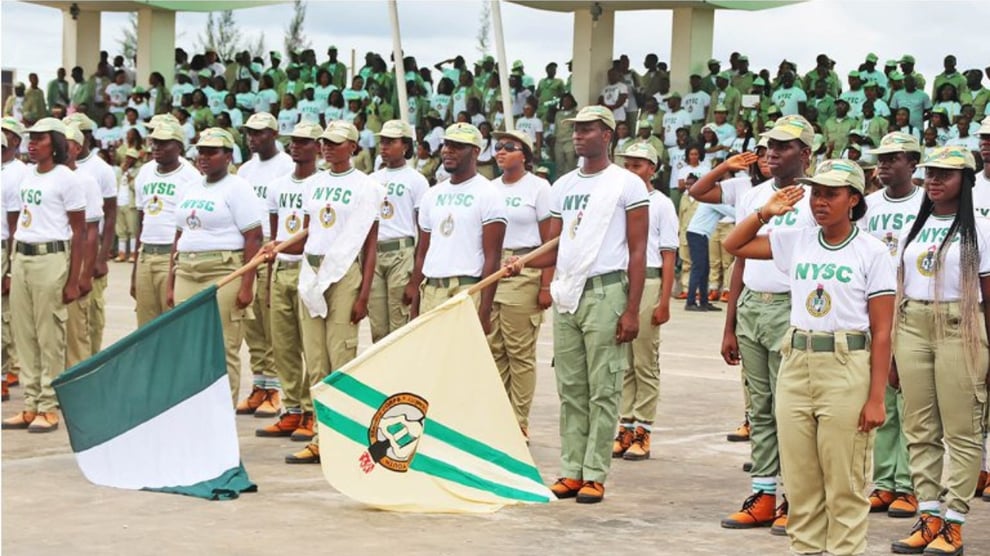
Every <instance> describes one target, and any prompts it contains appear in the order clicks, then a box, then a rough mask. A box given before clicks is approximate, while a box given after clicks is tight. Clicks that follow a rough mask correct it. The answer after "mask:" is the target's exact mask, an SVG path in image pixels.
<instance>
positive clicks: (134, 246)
mask: <svg viewBox="0 0 990 556" xmlns="http://www.w3.org/2000/svg"><path fill="white" fill-rule="evenodd" d="M127 244H128V245H129V246H130V247H131V253H136V252H137V238H133V237H132V238H131V239H130V240H128V242H127Z"/></svg>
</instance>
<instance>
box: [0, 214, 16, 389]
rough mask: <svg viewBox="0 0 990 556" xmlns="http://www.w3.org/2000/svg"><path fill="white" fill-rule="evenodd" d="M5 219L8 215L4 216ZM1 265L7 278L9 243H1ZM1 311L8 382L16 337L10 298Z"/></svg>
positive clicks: (3, 370)
mask: <svg viewBox="0 0 990 556" xmlns="http://www.w3.org/2000/svg"><path fill="white" fill-rule="evenodd" d="M3 217H4V218H6V217H7V215H3ZM0 259H2V260H0V264H2V265H3V271H2V272H0V276H6V275H7V273H8V272H10V268H9V267H10V265H9V263H8V262H7V242H6V241H3V242H0ZM0 310H2V311H3V321H2V322H3V329H2V330H0V342H3V353H2V354H0V358H2V359H3V360H2V361H0V365H3V367H2V368H0V373H3V380H7V373H10V372H11V369H13V365H11V364H10V361H11V358H12V356H13V355H14V336H13V333H12V331H11V327H10V299H9V296H6V295H5V296H3V301H2V302H0Z"/></svg>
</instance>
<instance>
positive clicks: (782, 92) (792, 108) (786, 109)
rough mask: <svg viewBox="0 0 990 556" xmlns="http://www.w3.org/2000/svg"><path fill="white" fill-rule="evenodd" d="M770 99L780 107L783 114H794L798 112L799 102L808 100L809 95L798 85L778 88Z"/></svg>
mask: <svg viewBox="0 0 990 556" xmlns="http://www.w3.org/2000/svg"><path fill="white" fill-rule="evenodd" d="M770 100H771V101H773V103H774V104H776V105H777V108H780V113H781V115H783V116H793V115H795V114H797V113H798V108H799V104H800V103H802V102H808V95H807V94H805V92H804V91H802V90H801V89H799V88H797V87H791V88H790V89H783V88H781V89H777V90H776V91H774V93H773V96H771V97H770Z"/></svg>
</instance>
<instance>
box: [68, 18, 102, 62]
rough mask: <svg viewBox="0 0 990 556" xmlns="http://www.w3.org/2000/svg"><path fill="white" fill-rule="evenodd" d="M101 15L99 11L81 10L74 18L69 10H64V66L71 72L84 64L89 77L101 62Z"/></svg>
mask: <svg viewBox="0 0 990 556" xmlns="http://www.w3.org/2000/svg"><path fill="white" fill-rule="evenodd" d="M100 15H101V12H98V11H81V12H79V15H78V17H77V19H72V14H70V13H69V10H62V66H63V67H65V73H66V74H68V73H71V71H72V68H73V67H75V66H82V69H83V74H84V75H86V76H87V77H89V75H91V74H92V73H93V72H95V71H96V64H98V63H99V62H100Z"/></svg>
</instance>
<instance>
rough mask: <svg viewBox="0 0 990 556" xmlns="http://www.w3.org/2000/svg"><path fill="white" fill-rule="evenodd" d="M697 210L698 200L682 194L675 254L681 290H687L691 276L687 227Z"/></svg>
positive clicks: (678, 213)
mask: <svg viewBox="0 0 990 556" xmlns="http://www.w3.org/2000/svg"><path fill="white" fill-rule="evenodd" d="M697 210H698V202H697V201H695V200H694V199H693V198H692V197H690V196H688V195H684V197H683V198H682V199H681V206H680V207H679V208H678V212H677V222H678V231H677V238H678V240H679V241H680V245H679V246H678V248H677V256H678V257H679V258H680V259H681V291H683V292H686V291H687V289H688V279H689V278H690V277H691V251H690V250H689V249H688V244H687V228H688V224H690V223H691V218H692V217H693V216H694V213H695V211H697ZM702 303H708V301H707V300H702Z"/></svg>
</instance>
